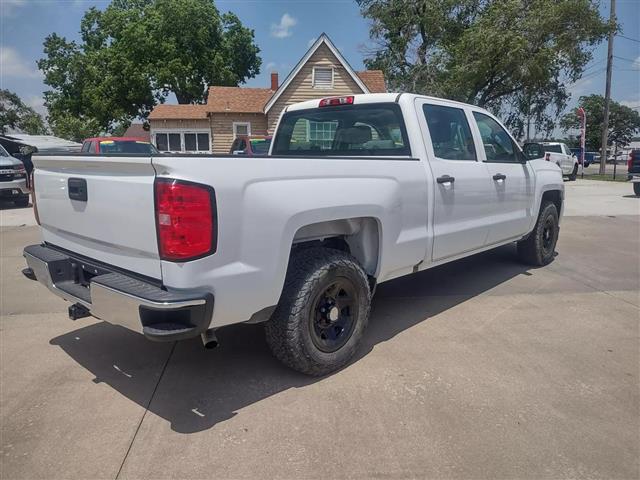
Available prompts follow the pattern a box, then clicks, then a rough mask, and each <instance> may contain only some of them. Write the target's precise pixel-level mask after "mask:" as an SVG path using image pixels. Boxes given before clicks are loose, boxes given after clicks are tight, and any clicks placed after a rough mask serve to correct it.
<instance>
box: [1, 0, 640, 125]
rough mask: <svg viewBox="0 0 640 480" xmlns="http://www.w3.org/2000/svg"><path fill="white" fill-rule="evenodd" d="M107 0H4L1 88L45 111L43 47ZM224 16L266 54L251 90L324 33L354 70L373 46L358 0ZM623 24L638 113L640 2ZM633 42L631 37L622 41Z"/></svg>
mask: <svg viewBox="0 0 640 480" xmlns="http://www.w3.org/2000/svg"><path fill="white" fill-rule="evenodd" d="M601 2H602V5H601V12H602V14H603V15H605V16H608V15H609V0H601ZM108 3H109V2H108V1H95V0H0V88H6V89H9V90H11V91H14V92H16V93H17V94H18V95H19V96H20V97H21V98H22V99H23V100H24V101H25V103H27V104H29V105H30V106H32V107H34V108H35V109H36V110H37V111H39V112H40V113H45V110H44V107H43V105H42V93H43V91H45V90H46V89H47V87H46V85H44V83H43V81H42V80H43V78H42V75H41V74H40V72H39V71H38V69H37V67H36V64H35V62H36V60H37V59H39V58H41V57H42V42H43V41H44V38H45V37H46V36H47V35H48V34H50V33H53V32H56V33H58V34H59V35H61V36H65V37H67V39H78V37H79V34H78V31H79V28H80V20H81V18H82V15H83V13H84V11H85V10H86V9H87V8H89V7H91V6H94V5H95V6H97V7H98V8H104V7H105V6H106V5H107V4H108ZM215 3H216V5H217V7H218V9H219V10H220V11H221V12H225V11H232V12H234V13H235V14H236V15H238V17H240V19H241V21H242V22H243V24H244V25H245V26H247V27H249V28H252V29H254V30H255V40H256V43H257V44H258V46H259V47H260V49H261V57H262V61H263V63H262V65H263V67H262V69H261V71H262V73H261V74H260V75H259V76H257V77H256V78H254V79H250V80H249V81H248V82H247V84H246V85H247V86H252V87H268V86H269V73H270V72H271V71H277V72H279V74H280V78H281V80H282V79H284V77H285V76H286V75H287V74H288V73H289V71H290V70H291V69H292V68H293V66H294V65H295V64H296V63H297V62H298V60H299V59H300V58H301V57H302V56H303V55H304V53H305V52H306V50H307V48H308V47H309V46H310V45H311V44H312V43H313V41H314V40H315V39H316V38H317V36H318V35H320V33H322V32H326V33H327V34H328V35H329V37H331V39H332V40H333V42H334V44H335V45H336V46H337V47H338V49H339V50H340V51H341V52H342V54H343V55H344V56H345V58H346V59H347V61H348V62H349V63H350V64H351V66H352V67H353V68H354V69H356V70H361V69H364V65H363V60H364V58H365V57H366V52H367V51H368V50H369V49H370V47H371V42H370V39H369V24H368V21H367V20H366V19H364V18H363V17H362V16H361V15H360V12H359V9H358V6H357V5H356V3H355V0H216V2H215ZM616 10H617V12H616V13H617V17H618V21H619V22H620V23H621V25H622V31H621V32H620V35H619V36H617V37H616V38H615V41H614V61H613V67H614V69H613V76H612V98H613V100H615V101H618V102H621V103H623V104H625V105H627V106H630V107H632V108H635V109H638V110H640V27H639V24H640V22H639V19H640V0H617V8H616ZM624 37H627V38H624ZM606 55H607V46H606V42H603V43H602V44H600V45H599V46H598V47H597V48H596V49H595V51H594V53H593V60H592V61H591V62H590V63H589V65H587V68H586V70H585V73H584V75H583V77H582V79H581V80H579V81H578V82H576V83H575V84H573V85H571V86H570V87H569V90H570V92H571V94H572V99H571V101H570V104H569V107H568V108H575V106H576V105H577V100H578V98H579V97H580V96H581V95H589V94H592V93H597V94H601V95H604V89H605V67H606Z"/></svg>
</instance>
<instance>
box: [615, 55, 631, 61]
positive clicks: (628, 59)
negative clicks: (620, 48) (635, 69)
mask: <svg viewBox="0 0 640 480" xmlns="http://www.w3.org/2000/svg"><path fill="white" fill-rule="evenodd" d="M613 57H614V58H617V59H618V60H626V61H627V62H635V61H636V60H637V58H626V57H619V56H618V55H614V56H613Z"/></svg>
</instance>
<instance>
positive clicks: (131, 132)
mask: <svg viewBox="0 0 640 480" xmlns="http://www.w3.org/2000/svg"><path fill="white" fill-rule="evenodd" d="M122 136H123V137H138V138H144V139H145V140H146V141H149V139H150V138H151V135H150V133H149V130H145V129H144V125H143V124H142V123H132V124H131V125H129V128H127V130H126V131H125V132H124V134H123V135H122Z"/></svg>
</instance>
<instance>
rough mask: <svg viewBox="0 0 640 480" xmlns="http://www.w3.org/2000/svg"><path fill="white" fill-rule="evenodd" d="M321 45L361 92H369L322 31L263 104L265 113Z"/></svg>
mask: <svg viewBox="0 0 640 480" xmlns="http://www.w3.org/2000/svg"><path fill="white" fill-rule="evenodd" d="M321 45H326V46H327V47H328V48H329V50H331V53H333V55H334V56H335V57H336V58H337V59H338V61H339V62H340V63H341V64H342V66H343V67H344V69H345V71H346V72H347V73H348V74H349V75H350V76H351V78H352V79H353V81H354V82H356V84H357V85H358V86H359V87H360V88H361V89H362V92H363V93H371V91H370V90H369V88H368V87H367V85H366V84H365V82H363V81H362V79H360V77H358V75H357V74H356V72H355V71H354V70H353V69H352V68H351V65H349V62H347V60H346V59H345V58H344V57H343V56H342V54H341V53H340V52H339V51H338V49H337V48H336V46H335V45H334V44H333V42H332V41H331V39H330V38H329V37H328V36H327V34H326V33H322V34H321V35H320V36H319V37H318V39H317V40H316V41H315V42H314V44H313V45H311V48H309V50H307V53H305V54H304V56H303V57H302V58H301V59H300V61H299V62H298V64H297V65H296V66H295V67H294V68H293V70H291V73H289V75H287V78H285V79H284V82H282V85H280V87H279V88H278V90H276V92H275V93H274V94H273V96H272V97H271V98H270V99H269V101H268V102H267V104H266V105H265V106H264V113H267V112H268V111H269V110H270V109H271V107H273V105H274V104H275V103H276V100H278V98H279V97H280V95H282V93H283V92H284V91H285V90H286V89H287V87H288V86H289V84H290V83H291V81H292V80H293V79H294V78H295V77H296V75H297V74H298V73H299V72H300V70H302V67H304V65H305V64H306V63H307V61H308V60H309V58H311V55H313V54H314V53H315V51H316V50H318V48H320V46H321Z"/></svg>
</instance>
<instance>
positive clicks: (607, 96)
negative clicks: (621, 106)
mask: <svg viewBox="0 0 640 480" xmlns="http://www.w3.org/2000/svg"><path fill="white" fill-rule="evenodd" d="M615 25H616V0H611V11H610V12H609V45H608V48H607V84H606V87H605V93H604V121H603V123H602V147H601V148H600V175H604V173H605V169H606V165H607V140H608V139H609V138H608V137H609V135H608V133H609V104H610V103H611V70H612V67H613V37H614V34H615Z"/></svg>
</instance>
